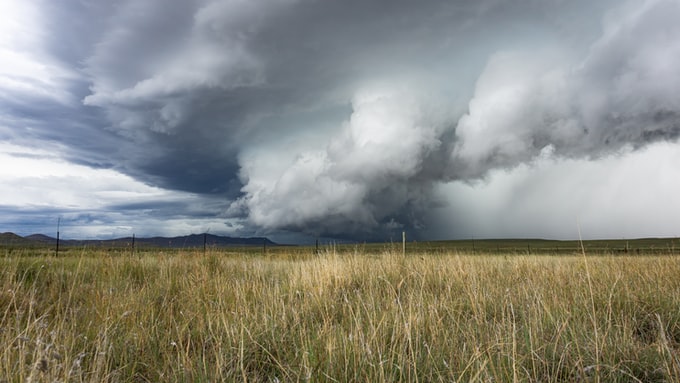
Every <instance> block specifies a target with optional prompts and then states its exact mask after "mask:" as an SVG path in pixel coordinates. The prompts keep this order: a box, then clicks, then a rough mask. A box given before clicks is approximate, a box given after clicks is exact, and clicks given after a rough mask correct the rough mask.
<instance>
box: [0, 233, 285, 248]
mask: <svg viewBox="0 0 680 383" xmlns="http://www.w3.org/2000/svg"><path fill="white" fill-rule="evenodd" d="M132 242H133V237H123V238H115V239H104V240H102V239H60V240H59V245H60V246H103V247H125V246H130V245H131V244H132ZM56 243H57V239H56V238H53V237H50V236H47V235H44V234H31V235H27V236H25V237H22V236H20V235H17V234H14V233H9V232H8V233H0V246H3V245H4V246H7V245H14V246H44V245H56ZM134 243H135V246H144V247H165V248H192V247H203V245H204V244H205V245H206V246H211V247H230V246H272V245H276V243H275V242H273V241H271V240H269V239H268V238H266V237H249V238H241V237H226V236H220V235H214V234H191V235H184V236H179V237H150V238H134Z"/></svg>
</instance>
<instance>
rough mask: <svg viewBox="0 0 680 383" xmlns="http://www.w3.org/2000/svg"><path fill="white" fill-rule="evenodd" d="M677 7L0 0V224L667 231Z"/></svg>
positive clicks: (161, 229)
mask: <svg viewBox="0 0 680 383" xmlns="http://www.w3.org/2000/svg"><path fill="white" fill-rule="evenodd" d="M678 19H680V1H679V0H634V1H620V0H601V1H592V0H572V1H565V0H478V1H469V0H446V1H445V0H424V1H410V0H408V1H407V0H370V1H366V0H343V1H340V0H324V1H321V0H182V1H179V0H178V1H168V0H116V1H98V0H64V1H58V2H56V1H48V0H31V1H23V0H21V1H19V0H0V232H3V231H11V232H15V233H17V234H20V235H28V234H32V233H44V234H48V235H55V234H56V231H57V223H59V229H60V231H61V235H62V237H65V238H82V239H85V238H102V239H104V238H114V237H122V236H130V235H132V234H135V235H137V236H138V237H141V236H153V235H164V236H174V235H186V234H191V233H203V232H210V233H214V234H221V235H230V236H268V237H269V238H271V239H273V240H275V241H279V242H286V243H295V242H305V241H310V240H313V239H314V238H318V237H321V238H333V239H337V240H353V241H367V240H395V239H400V238H401V233H402V231H405V232H407V237H408V238H409V239H414V240H436V239H460V238H508V237H514V238H554V239H574V238H578V237H579V235H581V237H582V238H616V239H618V238H639V237H677V236H680V198H679V197H678V196H680V141H679V140H678V138H679V136H680V70H679V69H678V68H680V23H677V20H678ZM579 233H580V234H579Z"/></svg>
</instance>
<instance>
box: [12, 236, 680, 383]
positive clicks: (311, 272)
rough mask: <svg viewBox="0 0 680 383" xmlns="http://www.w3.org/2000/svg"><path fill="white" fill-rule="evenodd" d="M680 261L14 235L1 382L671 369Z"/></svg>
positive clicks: (613, 377)
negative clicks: (149, 246)
mask: <svg viewBox="0 0 680 383" xmlns="http://www.w3.org/2000/svg"><path fill="white" fill-rule="evenodd" d="M679 261H680V260H679V259H678V258H677V257H676V256H675V255H672V254H671V252H670V251H668V252H667V253H665V254H656V255H644V256H641V255H631V254H624V255H613V254H610V253H606V254H605V253H601V254H600V253H587V254H583V253H577V252H574V253H571V254H559V255H530V254H519V253H505V254H504V253H502V251H500V252H499V251H490V252H489V253H487V254H481V253H480V252H479V251H477V252H476V253H475V254H472V253H470V252H461V251H455V250H438V251H433V250H431V249H430V250H427V249H424V250H415V251H410V252H408V253H407V254H406V255H404V254H402V253H401V249H399V250H398V251H395V250H393V249H391V248H390V247H384V248H383V250H381V251H373V252H366V251H362V249H361V248H355V249H354V250H352V251H342V252H341V251H336V250H335V249H334V248H325V249H322V251H321V252H320V253H319V254H315V253H314V252H313V251H300V250H296V249H293V248H291V249H278V250H277V251H274V252H272V253H271V254H268V255H264V254H258V253H255V252H234V251H232V252H229V251H226V250H215V249H213V250H210V251H207V252H205V253H204V252H199V251H194V250H184V251H172V252H163V251H160V250H159V251H147V252H140V253H139V254H136V255H134V256H132V255H131V254H129V253H124V252H114V253H111V252H107V251H105V250H97V249H80V250H78V249H70V250H69V251H68V252H67V253H66V254H65V255H63V256H60V257H54V256H46V255H34V254H33V253H25V254H24V253H22V252H21V251H20V250H17V249H13V250H12V251H11V252H9V251H6V252H5V254H4V256H0V270H1V274H0V381H2V382H54V381H61V382H157V381H170V382H172V381H178V382H184V381H250V382H297V381H314V382H366V381H393V382H396V381H401V382H437V381H441V382H454V381H461V382H466V381H482V382H491V381H493V382H537V381H540V382H564V381H582V382H587V381H593V382H595V381H602V382H640V381H642V382H667V381H680V360H679V359H678V358H679V356H680V354H679V353H678V351H679V350H680V278H679V276H680V262H679Z"/></svg>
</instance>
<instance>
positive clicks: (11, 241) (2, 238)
mask: <svg viewBox="0 0 680 383" xmlns="http://www.w3.org/2000/svg"><path fill="white" fill-rule="evenodd" d="M31 243H32V241H31V240H30V239H26V238H24V237H22V236H20V235H16V234H14V233H9V232H8V233H0V245H15V246H24V245H30V244H31Z"/></svg>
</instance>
